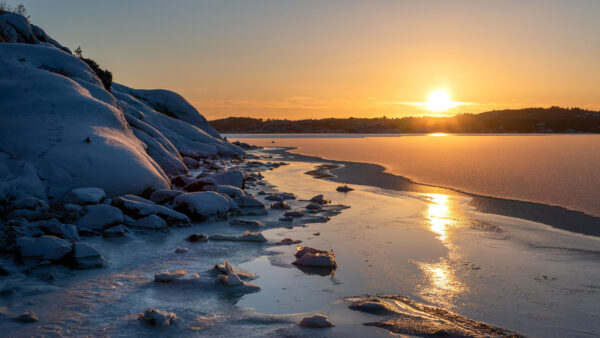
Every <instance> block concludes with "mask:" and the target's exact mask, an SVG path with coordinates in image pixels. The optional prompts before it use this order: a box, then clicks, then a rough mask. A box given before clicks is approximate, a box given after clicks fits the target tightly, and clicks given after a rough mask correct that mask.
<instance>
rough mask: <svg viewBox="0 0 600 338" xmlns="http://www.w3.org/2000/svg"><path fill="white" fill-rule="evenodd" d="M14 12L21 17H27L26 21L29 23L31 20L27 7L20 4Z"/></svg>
mask: <svg viewBox="0 0 600 338" xmlns="http://www.w3.org/2000/svg"><path fill="white" fill-rule="evenodd" d="M14 12H15V13H16V14H19V15H22V16H24V17H25V19H27V21H29V19H30V18H31V17H30V16H29V13H27V9H26V8H25V5H23V4H19V5H18V6H17V7H16V8H15V10H14Z"/></svg>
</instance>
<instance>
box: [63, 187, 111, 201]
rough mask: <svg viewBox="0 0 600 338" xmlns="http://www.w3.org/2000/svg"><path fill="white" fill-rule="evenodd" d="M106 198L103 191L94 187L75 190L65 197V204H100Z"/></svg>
mask: <svg viewBox="0 0 600 338" xmlns="http://www.w3.org/2000/svg"><path fill="white" fill-rule="evenodd" d="M105 198H106V193H105V192H104V190H102V189H100V188H95V187H89V188H77V189H73V190H71V191H70V192H69V193H68V194H67V195H66V196H65V202H66V203H71V204H76V205H89V204H98V203H101V202H102V201H103V200H104V199H105Z"/></svg>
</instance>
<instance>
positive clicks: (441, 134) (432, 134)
mask: <svg viewBox="0 0 600 338" xmlns="http://www.w3.org/2000/svg"><path fill="white" fill-rule="evenodd" d="M427 136H448V134H446V133H431V134H427Z"/></svg>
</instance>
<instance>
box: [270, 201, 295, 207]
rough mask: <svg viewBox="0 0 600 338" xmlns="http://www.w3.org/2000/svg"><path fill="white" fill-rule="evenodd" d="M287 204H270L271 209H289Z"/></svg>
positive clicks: (283, 202)
mask: <svg viewBox="0 0 600 338" xmlns="http://www.w3.org/2000/svg"><path fill="white" fill-rule="evenodd" d="M291 208H292V207H290V205H289V204H287V202H285V201H280V202H273V203H271V209H291Z"/></svg>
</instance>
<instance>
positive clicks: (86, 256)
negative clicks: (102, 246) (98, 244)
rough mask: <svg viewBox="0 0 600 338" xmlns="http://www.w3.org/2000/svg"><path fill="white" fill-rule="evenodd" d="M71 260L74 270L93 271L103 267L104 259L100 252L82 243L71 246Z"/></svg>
mask: <svg viewBox="0 0 600 338" xmlns="http://www.w3.org/2000/svg"><path fill="white" fill-rule="evenodd" d="M73 260H74V267H75V268H76V269H93V268H99V267H101V266H102V265H104V258H103V257H102V255H101V254H100V252H98V250H96V248H94V247H93V246H91V245H89V244H87V243H83V242H75V243H74V244H73Z"/></svg>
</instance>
